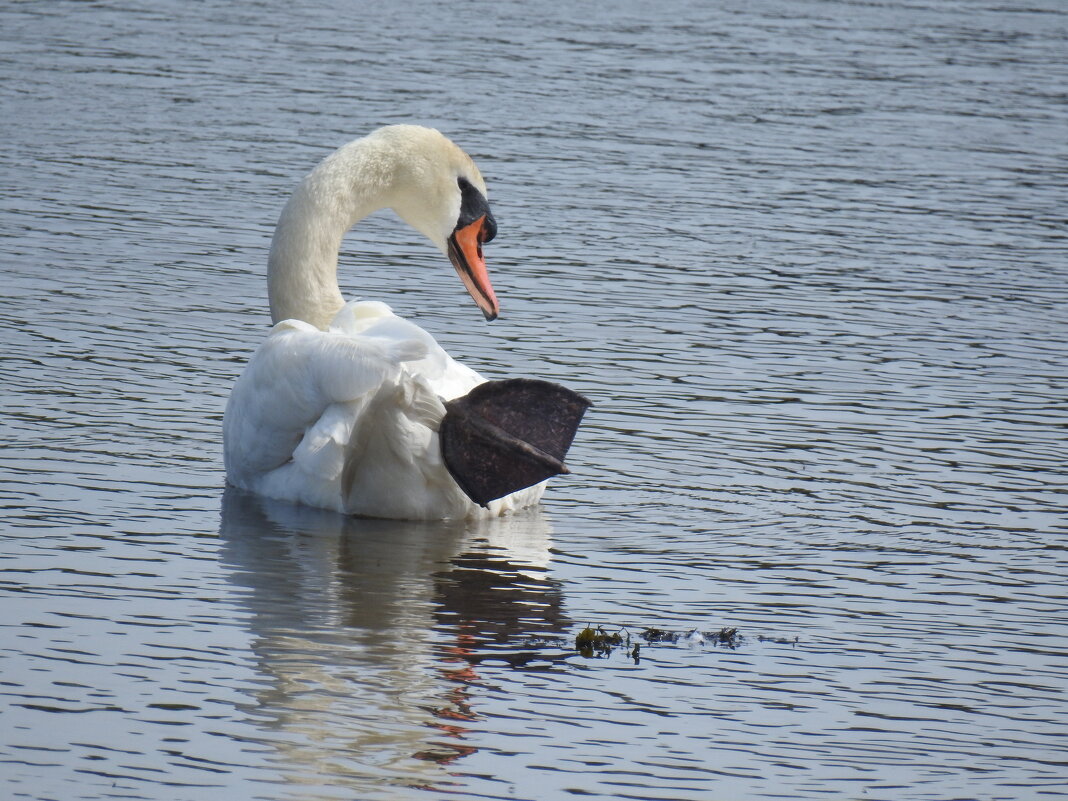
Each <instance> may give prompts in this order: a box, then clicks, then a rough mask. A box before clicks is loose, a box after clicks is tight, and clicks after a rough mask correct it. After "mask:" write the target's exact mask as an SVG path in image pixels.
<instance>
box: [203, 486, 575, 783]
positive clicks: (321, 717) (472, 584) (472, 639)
mask: <svg viewBox="0 0 1068 801" xmlns="http://www.w3.org/2000/svg"><path fill="white" fill-rule="evenodd" d="M220 536H221V538H222V540H223V547H222V559H223V563H224V566H225V567H226V568H227V569H228V570H229V571H231V579H230V580H231V582H232V583H233V584H234V585H236V586H238V587H243V588H245V591H244V592H243V593H241V597H242V599H243V601H242V602H243V604H244V605H245V606H246V607H247V609H248V627H249V631H250V634H251V636H252V650H253V652H254V653H255V655H256V657H257V671H258V673H259V674H260V678H261V681H260V682H258V683H257V685H255V686H256V689H255V697H256V704H255V706H254V710H250V712H251V714H252V715H253V716H254V718H255V719H256V720H259V721H262V724H261V725H262V727H263V741H265V742H270V743H273V744H274V747H275V750H276V753H277V755H278V759H279V761H280V763H281V765H280V767H281V768H282V769H283V770H284V771H285V772H286V773H287V774H290V778H291V779H292V781H293V784H294V786H295V787H296V788H298V789H297V790H295V792H294V797H299V798H301V799H307V798H315V797H319V796H318V795H316V794H314V793H310V792H307V790H308V789H309V788H307V787H303V788H301V787H300V785H301V784H303V783H304V782H307V781H308V780H309V779H314V780H315V781H318V782H322V783H326V784H331V785H333V787H334V788H335V789H339V788H340V787H342V786H344V787H347V788H357V789H358V788H366V786H367V785H368V784H369V783H373V784H375V785H376V786H379V787H381V786H384V785H387V784H390V783H394V782H402V783H404V784H413V783H419V782H425V783H426V784H428V785H432V784H434V783H436V782H438V781H441V780H444V779H445V774H444V773H442V772H441V768H439V767H438V766H437V765H435V764H432V763H433V762H446V761H448V760H449V758H450V757H455V755H457V754H462V753H464V752H465V750H467V749H465V748H464V745H465V741H464V740H462V739H460V738H462V737H463V736H464V726H465V725H466V724H465V720H467V719H469V718H470V717H471V716H477V714H478V707H479V702H478V684H477V681H478V679H477V676H472V675H471V674H470V672H469V671H468V672H461V671H458V670H457V668H458V667H464V666H466V665H469V664H472V663H477V658H478V656H479V655H481V654H486V653H488V652H490V651H493V650H494V649H502V648H507V646H508V644H509V643H511V650H512V651H513V652H514V651H515V650H517V648H516V646H517V645H518V646H522V645H523V644H524V640H525V636H526V635H528V634H531V633H534V634H539V635H542V634H553V633H560V632H563V631H565V630H567V629H568V628H569V625H570V623H569V621H568V620H567V619H566V616H565V615H564V612H563V609H562V597H561V594H560V588H559V585H558V584H557V583H556V582H555V581H553V580H551V579H550V578H549V577H548V576H547V573H546V567H547V566H548V564H549V560H550V553H549V548H550V544H551V541H550V536H551V535H550V529H549V524H548V521H547V519H546V517H545V515H544V514H543V513H542V512H540V511H538V510H530V511H528V512H524V513H520V514H516V515H509V516H506V517H504V518H500V519H493V520H484V521H468V522H462V521H455V522H401V521H390V520H368V519H360V518H350V517H345V516H342V515H339V514H336V513H332V512H326V511H321V510H316V509H309V508H307V507H300V506H293V505H290V504H286V503H279V502H277V501H270V500H267V499H263V498H259V497H256V496H254V495H251V494H249V493H245V492H241V491H239V490H235V489H232V488H231V489H227V490H226V493H225V495H224V498H223V508H222V521H221V526H220ZM498 652H499V651H498ZM413 757H417V758H415V759H413ZM317 774H319V775H317ZM322 795H323V797H334V796H333V795H330V794H329V793H323V794H322ZM351 797H366V796H365V795H364V794H361V793H359V792H357V793H356V794H355V795H352V796H351ZM376 797H377V796H376Z"/></svg>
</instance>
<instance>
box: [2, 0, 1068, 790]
mask: <svg viewBox="0 0 1068 801" xmlns="http://www.w3.org/2000/svg"><path fill="white" fill-rule="evenodd" d="M1066 54H1068V6H1065V4H1064V3H1063V2H1061V0H1028V2H1014V1H1013V0H1005V1H1004V2H1002V1H1001V0H938V1H937V2H935V0H916V1H915V2H911V3H884V4H878V3H863V2H830V0H797V1H796V2H784V1H783V0H779V1H778V2H776V1H775V0H766V1H765V0H757V2H733V1H731V2H712V3H701V2H693V3H686V2H682V0H668V2H666V3H662V4H658V5H656V6H655V7H652V6H650V5H649V4H646V3H638V2H629V1H628V0H624V2H616V3H606V4H592V3H587V4H571V5H566V4H550V3H544V2H511V1H510V0H502V1H501V2H495V3H491V4H481V3H474V2H456V3H431V2H425V1H424V2H413V3H408V4H404V5H403V7H402V6H401V4H392V5H390V4H386V5H383V4H370V3H343V2H340V1H339V0H335V2H333V3H318V4H303V3H281V2H274V0H265V1H264V2H259V3H245V4H236V3H230V2H222V1H221V0H219V1H217V2H198V3H179V2H137V1H136V0H129V1H128V2H100V3H86V2H22V3H19V2H7V3H4V4H3V5H2V6H0V104H2V105H0V118H2V120H3V122H2V127H3V136H2V139H0V179H2V185H3V187H4V192H3V195H2V197H0V269H2V272H3V291H2V292H0V342H2V344H3V347H2V349H0V398H2V412H0V414H2V417H0V421H2V422H0V425H2V429H0V431H2V434H0V436H2V442H3V448H2V450H0V504H2V508H3V511H2V517H0V537H2V548H0V553H2V559H0V570H2V573H0V594H2V601H0V603H2V607H0V608H2V610H3V615H2V618H0V626H2V628H0V785H2V787H3V792H2V795H3V796H4V797H5V798H11V799H62V800H63V801H68V800H69V799H152V800H153V801H155V800H157V799H159V800H170V799H182V800H184V799H190V800H193V799H197V800H199V799H227V801H233V799H246V798H247V799H253V798H255V799H269V800H270V801H276V800H277V801H281V800H283V799H286V800H288V799H292V800H294V801H304V800H305V799H372V801H374V800H376V799H382V800H383V801H386V800H389V801H393V800H394V799H415V800H417V801H418V799H431V798H437V797H449V798H465V799H466V798H483V799H531V800H532V801H534V800H537V801H541V800H542V799H565V798H572V797H589V798H599V799H609V798H620V799H656V800H657V801H664V800H666V799H685V800H686V801H691V800H703V799H721V800H724V801H731V800H732V799H743V798H780V799H797V798H804V799H810V798H836V799H837V798H841V799H886V800H887V801H898V800H900V799H1013V800H1016V799H1042V798H1058V797H1066V796H1068V695H1066V691H1068V646H1066V645H1065V639H1064V633H1065V629H1066V626H1068V608H1066V607H1068V600H1066V599H1068V578H1066V576H1068V559H1066V552H1065V543H1066V535H1068V513H1066V507H1068V504H1066V496H1065V490H1066V485H1068V460H1066V456H1065V455H1066V453H1068V404H1066V400H1068V179H1066V176H1068V94H1066V89H1065V87H1066V86H1068V55H1066ZM389 122H419V123H423V124H428V125H433V126H436V127H439V128H441V129H442V130H443V131H445V132H446V133H447V134H448V135H449V136H451V137H452V138H453V139H454V140H455V141H457V142H458V143H459V144H460V145H461V146H463V147H465V148H466V149H467V150H468V151H469V152H470V153H471V154H472V155H473V156H474V157H475V158H476V160H477V161H478V162H479V164H480V165H481V167H482V170H483V172H484V173H485V175H486V177H487V180H488V182H489V185H490V193H491V201H492V203H493V207H494V211H495V213H496V215H497V219H498V222H499V226H500V235H499V236H498V238H497V240H496V241H494V243H493V244H492V245H491V246H490V247H489V248H488V250H487V255H488V260H489V264H490V270H491V274H492V276H493V278H494V284H495V286H496V289H497V292H498V294H499V296H500V297H501V301H502V317H501V319H500V320H498V321H497V322H495V323H493V324H486V323H485V322H483V320H482V318H481V315H480V314H479V312H478V310H477V309H476V308H475V307H474V305H473V304H472V303H471V302H470V299H469V298H468V297H467V296H466V294H465V293H464V291H463V288H462V287H461V285H460V283H459V281H457V280H456V277H455V274H454V273H453V270H452V268H451V267H450V266H449V265H448V263H447V262H446V261H445V260H444V259H443V258H442V257H441V256H440V254H438V253H437V252H436V251H434V250H433V249H432V248H431V247H430V246H429V245H428V244H427V243H426V242H424V241H422V240H421V239H420V237H419V236H418V235H416V234H414V233H413V232H411V231H410V230H409V229H407V228H406V227H405V226H404V225H403V224H401V223H400V222H399V221H396V220H395V219H393V218H391V217H390V216H389V215H388V214H380V215H376V216H374V217H373V218H371V219H370V220H368V221H367V222H366V223H365V224H362V225H361V226H359V227H358V228H357V229H356V230H355V231H354V232H353V233H352V234H351V235H350V236H349V237H348V238H347V239H346V242H345V246H344V249H343V253H342V266H341V274H342V280H343V289H344V290H345V291H346V293H347V294H349V295H350V296H353V297H355V296H363V297H366V298H374V299H382V300H385V301H387V302H389V303H390V304H391V305H393V306H394V308H395V309H396V310H397V311H398V313H401V314H403V315H405V316H409V317H412V318H413V319H415V320H417V321H418V322H419V323H420V324H422V325H424V326H425V327H426V328H427V329H428V330H430V331H431V332H432V333H433V334H434V335H435V336H436V337H437V338H438V339H439V341H440V342H442V344H443V345H445V347H446V348H447V349H448V350H449V351H450V352H451V353H453V354H454V355H455V356H456V357H457V358H460V359H461V360H463V361H465V362H466V363H468V364H470V365H471V366H473V367H475V368H476V369H479V370H480V371H482V372H483V373H484V374H486V375H487V376H490V377H494V378H501V377H506V376H522V375H529V376H537V377H542V378H547V379H551V380H555V381H559V382H561V383H564V384H566V385H568V386H570V387H572V388H573V389H576V390H578V391H580V392H582V393H584V394H586V395H587V396H588V397H590V398H591V399H592V400H593V401H594V403H595V404H596V406H595V408H594V409H593V410H591V412H590V413H589V415H588V416H587V420H586V423H585V425H584V427H583V428H582V430H581V432H580V434H579V436H578V438H577V440H576V443H575V446H574V448H573V450H572V452H571V455H570V457H569V463H570V464H571V467H572V470H573V475H571V476H566V477H561V478H560V479H557V480H555V481H554V483H553V485H552V487H551V490H550V492H549V493H547V495H546V501H545V503H544V504H543V506H542V507H541V508H540V509H537V510H534V511H531V512H527V513H524V514H521V515H517V516H515V517H512V518H507V519H502V520H499V521H490V522H486V523H481V524H477V525H476V524H472V525H464V524H418V525H413V524H406V523H396V522H392V523H391V522H381V521H360V520H352V519H345V518H342V517H338V516H336V515H333V514H326V513H321V512H316V511H312V510H307V509H299V508H293V507H289V506H285V505H283V504H266V503H263V502H260V501H258V500H257V499H256V498H252V497H248V496H245V495H241V494H238V493H235V492H233V491H225V490H224V475H223V468H222V458H221V417H222V410H223V406H224V404H225V400H226V397H227V394H228V392H229V388H230V386H231V384H232V382H233V380H234V378H235V377H236V375H237V373H238V371H239V370H240V368H241V365H242V363H243V362H244V360H245V359H246V358H247V357H248V355H249V353H250V352H251V350H252V349H253V348H254V347H255V346H256V344H257V343H258V342H259V341H260V340H261V339H262V338H263V336H264V333H265V331H266V327H267V325H268V323H269V318H268V315H267V311H266V287H265V279H264V273H265V265H266V260H267V248H268V245H269V239H270V234H271V230H272V227H273V223H274V220H275V219H276V217H277V214H278V211H279V210H280V208H281V206H282V204H283V203H284V201H285V198H286V197H287V195H288V193H289V192H290V191H291V190H292V188H293V186H294V185H295V183H296V181H297V180H299V178H300V177H301V176H302V175H303V174H305V173H306V172H307V171H308V170H309V169H310V168H311V166H312V165H313V164H314V163H315V162H316V161H317V160H319V159H320V158H322V157H323V156H324V155H326V154H327V153H328V152H329V151H330V150H332V149H333V148H334V147H336V146H338V145H340V144H342V143H344V142H346V141H348V140H350V139H352V138H355V137H357V136H360V135H362V134H364V133H366V132H368V131H370V130H372V129H373V128H375V127H377V126H378V125H380V124H383V123H389ZM587 624H592V625H593V626H595V627H596V626H601V627H603V628H604V630H605V631H607V632H614V631H616V630H619V629H625V632H629V634H630V635H631V641H632V645H631V646H630V647H629V648H627V647H620V648H616V649H615V650H613V651H612V652H611V653H608V654H593V655H584V654H582V653H579V652H578V651H576V650H575V647H574V641H575V637H576V635H577V634H578V633H579V632H580V631H581V630H582V629H584V628H585V627H586V626H587ZM650 627H651V628H657V629H661V630H664V631H666V632H669V633H670V634H671V635H673V636H672V637H670V638H669V639H668V640H667V641H662V642H648V641H646V640H644V639H642V637H641V633H642V631H643V630H644V629H646V628H650ZM725 627H726V628H728V629H730V628H736V629H737V633H736V634H735V635H734V636H731V637H725V641H721V640H720V639H719V638H718V637H715V636H707V635H706V636H704V637H702V636H701V635H700V632H706V633H715V632H719V631H720V630H721V629H723V628H725ZM689 632H697V634H692V635H691V634H688V633H689ZM633 643H641V645H642V647H641V649H640V651H639V653H638V655H637V657H636V658H635V657H634V656H633Z"/></svg>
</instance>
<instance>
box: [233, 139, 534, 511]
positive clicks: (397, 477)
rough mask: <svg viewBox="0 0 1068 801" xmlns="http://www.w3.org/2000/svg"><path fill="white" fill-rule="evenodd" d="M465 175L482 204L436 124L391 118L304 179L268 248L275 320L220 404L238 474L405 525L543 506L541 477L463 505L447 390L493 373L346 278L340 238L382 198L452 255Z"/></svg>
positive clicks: (488, 294) (485, 295)
mask: <svg viewBox="0 0 1068 801" xmlns="http://www.w3.org/2000/svg"><path fill="white" fill-rule="evenodd" d="M458 180H460V184H459V185H460V186H462V185H463V183H462V182H463V181H466V182H468V183H469V184H470V185H471V186H473V187H475V188H476V189H477V190H478V192H480V193H481V196H482V199H483V202H484V196H485V183H484V182H483V180H482V176H481V175H480V174H479V172H478V169H477V167H475V165H474V163H473V162H472V161H471V160H470V158H468V157H467V156H466V154H464V153H463V152H462V151H461V150H460V149H459V148H457V147H456V146H455V145H453V144H452V143H451V142H449V140H447V139H446V138H445V137H444V136H442V135H441V134H440V133H438V132H437V131H434V130H431V129H426V128H419V127H415V126H390V127H388V128H383V129H380V130H379V131H376V132H375V133H374V134H371V135H370V136H368V137H365V138H364V139H361V140H357V141H356V142H353V143H350V144H349V145H346V146H345V147H343V148H341V149H339V150H338V151H337V152H335V153H334V154H333V155H331V156H329V157H328V158H327V159H325V160H324V161H323V162H322V163H321V164H320V165H319V166H318V167H317V168H316V169H315V170H314V171H313V172H312V173H311V174H310V175H309V176H308V177H307V178H306V179H305V180H304V181H303V182H302V183H301V185H300V186H299V187H298V189H297V190H296V192H295V193H294V195H293V197H292V198H291V199H290V201H289V203H288V204H287V205H286V208H285V210H284V211H283V212H282V216H281V218H280V220H279V223H278V227H277V229H276V231H275V238H274V241H273V243H272V247H271V261H270V266H269V274H268V287H269V293H270V301H271V309H272V314H273V316H274V317H275V321H276V324H275V326H274V328H272V329H271V331H270V333H269V334H268V336H267V339H266V341H265V342H264V343H263V344H262V345H261V346H260V348H259V349H258V350H257V351H256V353H255V354H254V355H253V357H252V359H251V360H250V361H249V363H248V365H247V366H246V368H245V370H244V372H243V373H242V375H241V376H240V378H239V379H238V381H237V383H236V384H235V386H234V388H233V391H232V392H231V395H230V399H229V402H228V403H227V407H226V414H225V420H224V441H225V448H224V450H225V458H226V471H227V480H228V481H229V482H230V483H231V484H233V485H235V486H238V487H241V488H244V489H247V490H251V491H253V492H256V493H258V494H260V495H264V496H267V497H270V498H277V499H281V500H286V501H291V502H295V503H301V504H306V505H309V506H315V507H320V508H325V509H333V510H336V511H339V512H343V513H347V514H357V515H365V516H371V517H391V518H402V519H435V518H457V517H470V516H483V515H498V514H501V513H503V512H506V511H509V510H512V509H516V508H519V507H522V506H527V505H530V504H533V503H537V502H538V500H539V499H540V497H541V494H542V490H543V489H544V484H538V485H536V486H533V487H530V488H528V489H525V490H521V491H520V492H517V493H515V494H513V495H509V496H507V497H505V498H501V499H499V500H497V501H493V502H491V503H490V504H489V507H488V508H485V509H484V508H482V507H479V506H477V505H476V504H474V503H472V501H471V500H470V499H468V497H467V496H466V495H465V494H464V493H463V492H462V491H461V490H460V488H459V486H458V485H457V484H456V482H455V481H454V480H453V478H452V476H451V475H450V474H449V472H448V470H447V469H446V468H445V465H444V464H443V462H442V459H441V453H440V445H439V441H438V434H437V427H438V424H439V422H440V421H441V418H442V416H443V415H444V412H445V410H444V406H443V403H442V401H443V399H444V400H450V399H452V398H455V397H459V396H461V395H464V394H466V393H467V392H469V391H470V390H471V389H472V388H473V387H475V386H476V385H478V384H480V383H482V382H483V380H484V379H483V378H482V377H480V376H479V375H478V374H477V373H476V372H475V371H473V370H471V369H470V368H468V367H465V366H463V365H461V364H459V363H458V362H456V361H455V360H454V359H452V358H451V357H450V356H449V355H448V354H447V353H446V352H445V351H444V350H443V349H442V348H441V346H440V345H438V344H437V342H435V341H434V338H433V337H431V336H430V334H428V333H427V332H426V331H424V330H423V329H422V328H420V327H419V326H417V325H415V324H414V323H411V322H408V321H407V320H404V319H402V318H400V317H397V316H396V315H394V314H393V312H392V311H391V310H390V308H389V307H388V306H386V305H385V304H384V303H378V302H373V301H372V302H369V301H364V302H351V303H348V304H346V303H344V301H343V300H342V298H341V295H340V292H339V290H338V286H337V253H338V248H339V246H340V242H341V238H342V237H343V236H344V234H345V232H346V231H347V230H348V229H349V228H350V227H351V226H352V225H353V224H354V223H355V222H356V221H358V220H359V219H361V218H362V217H363V216H366V215H367V214H369V213H371V212H372V211H374V210H376V209H378V208H382V207H384V206H389V207H391V208H393V209H394V211H396V212H397V213H398V214H399V215H400V216H401V217H402V218H404V219H405V220H406V221H407V222H409V223H410V224H411V225H412V226H413V227H415V228H416V229H417V230H419V231H421V232H422V233H424V234H425V235H427V237H428V238H430V239H431V241H432V242H434V244H436V245H437V246H438V247H439V249H441V250H442V251H443V252H447V250H448V239H449V236H450V234H452V233H454V232H455V229H457V228H458V224H457V220H458V218H459V217H460V210H461V190H460V189H459V188H458ZM486 208H487V212H488V207H486ZM480 242H481V240H480V241H479V246H478V253H477V255H476V254H475V252H474V245H473V244H472V245H471V252H470V253H469V254H468V255H469V257H470V261H472V262H475V261H477V262H479V264H478V265H476V268H477V267H479V266H480V267H481V273H479V272H478V270H477V269H476V270H475V271H474V274H475V277H474V278H473V279H472V280H473V281H475V284H474V286H475V289H472V290H471V291H472V295H473V296H474V297H475V299H476V301H477V302H478V303H479V305H480V306H481V307H482V308H483V310H484V311H486V313H487V316H490V314H491V311H492V313H493V314H495V312H496V298H495V297H494V296H493V293H492V289H491V288H489V283H488V278H486V277H485V268H484V264H482V263H481V246H480ZM472 243H473V240H472ZM455 261H456V260H455V259H454V263H455ZM457 269H458V270H460V266H459V265H458V266H457ZM461 276H462V277H465V276H463V273H461ZM468 277H470V276H466V277H465V283H468V286H469V289H470V288H471V286H472V284H471V283H469V282H468ZM476 290H477V291H476ZM487 309H490V310H491V311H487Z"/></svg>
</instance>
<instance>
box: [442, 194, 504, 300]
mask: <svg viewBox="0 0 1068 801" xmlns="http://www.w3.org/2000/svg"><path fill="white" fill-rule="evenodd" d="M485 226H486V215H485V214H483V215H482V216H481V217H479V218H478V219H477V220H475V221H474V222H473V223H470V224H469V225H466V226H464V227H463V228H457V229H456V230H455V231H453V232H452V236H450V237H449V261H451V262H452V266H453V267H455V268H456V273H457V275H459V276H460V280H461V281H463V282H464V286H465V287H467V291H468V292H469V293H470V294H471V297H472V298H474V301H475V303H477V304H478V308H480V309H482V314H483V315H484V316H485V318H486V319H487V320H496V319H497V314H498V313H499V312H500V305H499V304H498V303H497V295H496V294H495V293H494V292H493V286H492V285H491V284H490V280H489V273H488V272H486V261H485V259H483V258H482V243H483V242H485V241H487V239H491V238H492V237H487V236H486V231H485Z"/></svg>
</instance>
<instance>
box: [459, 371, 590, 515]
mask: <svg viewBox="0 0 1068 801" xmlns="http://www.w3.org/2000/svg"><path fill="white" fill-rule="evenodd" d="M592 405H593V404H591V403H590V402H589V401H588V400H586V398H584V397H582V396H581V395H579V394H578V393H577V392H572V391H571V390H570V389H567V388H566V387H562V386H560V385H559V384H553V383H551V382H549V381H540V380H538V379H534V378H509V379H507V380H505V381H487V382H486V383H485V384H479V385H478V386H477V387H475V388H474V389H473V390H471V391H470V392H469V393H467V394H466V395H464V396H463V397H461V398H456V399H455V400H451V401H449V402H448V403H446V404H445V412H446V413H445V417H444V418H443V419H442V421H441V427H440V429H439V433H440V435H441V455H442V458H443V459H444V460H445V466H446V467H447V468H448V469H449V473H451V474H452V477H453V478H454V479H455V480H456V483H457V484H459V485H460V489H462V490H463V491H464V492H465V493H466V494H467V497H469V498H470V499H471V500H472V501H474V502H475V503H477V504H478V505H479V506H485V505H486V504H488V503H489V502H490V501H492V500H496V499H497V498H503V497H504V496H505V495H511V494H512V493H513V492H518V491H519V490H521V489H524V488H526V487H530V486H533V485H534V484H537V483H538V482H539V481H544V480H545V479H547V478H551V477H552V476H555V475H559V474H560V473H567V472H568V469H567V466H566V465H565V464H564V457H565V456H566V455H567V450H568V448H570V447H571V441H572V440H573V439H574V438H575V432H576V431H577V430H578V427H579V423H580V422H581V421H582V415H583V414H585V413H586V409H588V408H589V407H590V406H592Z"/></svg>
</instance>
